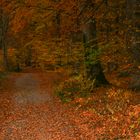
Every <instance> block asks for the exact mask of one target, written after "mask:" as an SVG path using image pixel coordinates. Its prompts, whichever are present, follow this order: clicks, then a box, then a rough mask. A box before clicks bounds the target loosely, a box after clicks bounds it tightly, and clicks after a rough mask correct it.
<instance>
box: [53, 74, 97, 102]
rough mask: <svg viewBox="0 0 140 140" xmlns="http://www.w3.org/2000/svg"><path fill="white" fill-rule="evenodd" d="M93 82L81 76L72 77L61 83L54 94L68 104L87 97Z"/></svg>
mask: <svg viewBox="0 0 140 140" xmlns="http://www.w3.org/2000/svg"><path fill="white" fill-rule="evenodd" d="M93 86H94V81H93V82H91V81H89V80H86V79H85V78H84V77H83V76H81V75H80V76H74V77H71V78H69V79H68V80H65V81H64V82H62V83H61V84H60V85H59V86H58V87H57V88H56V90H55V91H56V94H57V96H58V97H60V99H61V101H62V102H70V101H73V100H74V99H76V98H80V97H82V98H83V97H87V96H89V94H90V91H91V90H92V89H93Z"/></svg>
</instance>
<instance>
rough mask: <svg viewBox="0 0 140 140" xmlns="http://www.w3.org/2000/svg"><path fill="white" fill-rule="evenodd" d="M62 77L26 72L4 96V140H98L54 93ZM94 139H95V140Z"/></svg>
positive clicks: (0, 130)
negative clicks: (55, 82)
mask: <svg viewBox="0 0 140 140" xmlns="http://www.w3.org/2000/svg"><path fill="white" fill-rule="evenodd" d="M59 79H61V75H60V74H55V73H48V74H36V73H22V74H16V75H13V76H11V77H10V78H9V81H8V83H9V84H10V81H11V86H10V85H8V84H7V89H8V87H9V86H10V87H12V88H11V89H10V90H6V91H5V92H3V93H0V108H1V110H0V140H90V139H91V140H94V139H95V137H94V136H91V135H90V136H89V134H87V133H88V130H87V131H85V130H86V128H84V129H85V130H84V129H83V128H81V127H80V126H78V125H77V124H76V123H75V122H74V121H73V120H72V118H74V116H73V115H74V114H72V113H70V112H69V110H68V108H65V106H64V105H62V104H61V103H60V102H59V100H58V99H56V97H54V96H53V95H52V93H53V86H54V84H53V82H54V81H55V80H56V81H58V80H59ZM93 137H94V138H93Z"/></svg>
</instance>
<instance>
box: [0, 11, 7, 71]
mask: <svg viewBox="0 0 140 140" xmlns="http://www.w3.org/2000/svg"><path fill="white" fill-rule="evenodd" d="M0 12H1V19H0V22H1V47H2V51H3V65H4V69H5V70H6V71H8V70H9V64H8V50H7V46H6V33H7V30H8V23H9V20H8V16H7V15H5V14H4V12H3V9H0Z"/></svg>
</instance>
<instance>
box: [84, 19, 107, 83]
mask: <svg viewBox="0 0 140 140" xmlns="http://www.w3.org/2000/svg"><path fill="white" fill-rule="evenodd" d="M96 32H97V31H96V20H95V19H94V20H92V21H89V22H88V23H87V24H86V25H85V28H84V38H83V41H84V49H85V67H86V77H87V79H90V80H95V86H100V85H102V84H108V81H107V80H106V78H105V76H104V73H103V69H102V66H101V63H100V59H99V49H98V43H97V35H96V34H97V33H96Z"/></svg>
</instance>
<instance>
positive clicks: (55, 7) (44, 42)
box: [0, 0, 140, 88]
mask: <svg viewBox="0 0 140 140" xmlns="http://www.w3.org/2000/svg"><path fill="white" fill-rule="evenodd" d="M0 13H1V15H0V16H1V18H0V27H1V28H0V33H1V36H0V40H1V46H0V48H1V69H4V70H6V71H7V70H10V71H20V70H22V69H24V68H25V67H29V66H31V67H33V68H41V69H43V70H47V69H50V70H57V69H59V68H64V69H66V70H71V71H72V72H73V73H81V74H84V76H86V77H87V79H91V80H93V79H96V80H95V81H96V82H95V83H96V84H97V85H98V84H105V83H111V84H115V85H116V86H122V87H124V86H125V87H130V88H138V87H139V83H140V81H139V80H138V79H139V62H140V56H139V51H140V50H139V1H137V0H135V1H131V0H120V1H111V0H94V1H92V0H80V1H79V0H76V1H75V0H71V1H65V0H58V1H55V0H48V1H45V0H41V1H35V0H34V1H30V0H12V1H10V2H9V1H8V0H6V1H5V0H4V1H2V0H1V7H0Z"/></svg>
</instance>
